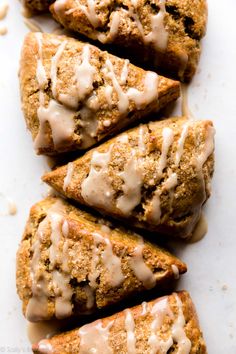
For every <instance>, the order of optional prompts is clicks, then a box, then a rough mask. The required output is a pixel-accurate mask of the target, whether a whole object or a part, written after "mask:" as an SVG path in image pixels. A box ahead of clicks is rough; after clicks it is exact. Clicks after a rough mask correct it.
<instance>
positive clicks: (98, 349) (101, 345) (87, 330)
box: [78, 320, 113, 354]
mask: <svg viewBox="0 0 236 354" xmlns="http://www.w3.org/2000/svg"><path fill="white" fill-rule="evenodd" d="M112 326H113V321H112V322H109V323H108V325H107V326H106V327H103V326H102V321H100V320H98V321H96V322H93V323H91V324H88V325H85V326H83V327H81V328H80V329H79V331H78V335H79V337H80V346H79V354H88V353H103V354H113V350H112V349H111V347H110V346H109V332H110V329H111V327H112Z"/></svg>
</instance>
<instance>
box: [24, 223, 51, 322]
mask: <svg viewBox="0 0 236 354" xmlns="http://www.w3.org/2000/svg"><path fill="white" fill-rule="evenodd" d="M47 223H48V220H47V218H45V219H44V220H43V221H42V222H41V223H40V224H39V227H38V229H37V232H36V235H35V237H36V241H35V242H34V243H33V245H32V251H33V256H32V260H31V264H30V278H31V281H32V285H31V287H32V297H31V298H30V299H29V302H28V304H27V308H26V318H27V319H28V320H29V321H32V322H34V321H39V320H46V319H48V284H47V281H46V280H45V279H40V274H39V273H40V269H39V262H40V257H41V249H40V248H41V243H42V240H43V235H44V230H45V227H47Z"/></svg>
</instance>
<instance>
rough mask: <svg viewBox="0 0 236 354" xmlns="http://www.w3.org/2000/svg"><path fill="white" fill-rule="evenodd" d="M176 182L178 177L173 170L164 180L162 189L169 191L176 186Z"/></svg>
mask: <svg viewBox="0 0 236 354" xmlns="http://www.w3.org/2000/svg"><path fill="white" fill-rule="evenodd" d="M177 183H178V178H177V174H176V173H175V172H171V174H170V175H169V177H168V178H167V179H166V181H165V182H164V183H163V184H162V189H163V190H165V189H166V190H168V191H171V190H172V189H173V188H174V187H176V186H177Z"/></svg>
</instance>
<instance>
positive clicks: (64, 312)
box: [52, 270, 73, 319]
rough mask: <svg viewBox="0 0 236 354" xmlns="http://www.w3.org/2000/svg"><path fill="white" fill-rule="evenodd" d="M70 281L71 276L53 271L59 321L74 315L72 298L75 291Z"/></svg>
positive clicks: (56, 312) (56, 314)
mask: <svg viewBox="0 0 236 354" xmlns="http://www.w3.org/2000/svg"><path fill="white" fill-rule="evenodd" d="M69 281H70V276H69V275H65V274H63V273H61V272H59V271H57V270H54V271H53V274H52V283H53V286H54V292H55V295H56V298H55V316H56V318H58V319H63V318H66V317H69V316H71V314H72V303H71V297H72V295H73V290H72V288H71V286H70V284H69Z"/></svg>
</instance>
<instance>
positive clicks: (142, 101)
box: [127, 71, 159, 109]
mask: <svg viewBox="0 0 236 354" xmlns="http://www.w3.org/2000/svg"><path fill="white" fill-rule="evenodd" d="M158 81H159V79H158V75H157V74H156V73H154V72H151V71H148V72H147V74H146V76H145V79H144V91H139V90H137V89H136V88H133V87H131V88H129V89H128V91H127V96H128V98H129V99H130V100H133V101H134V103H135V105H136V107H137V109H141V108H143V107H145V106H146V105H147V104H149V103H151V102H152V101H153V100H155V98H156V99H157V97H158Z"/></svg>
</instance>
